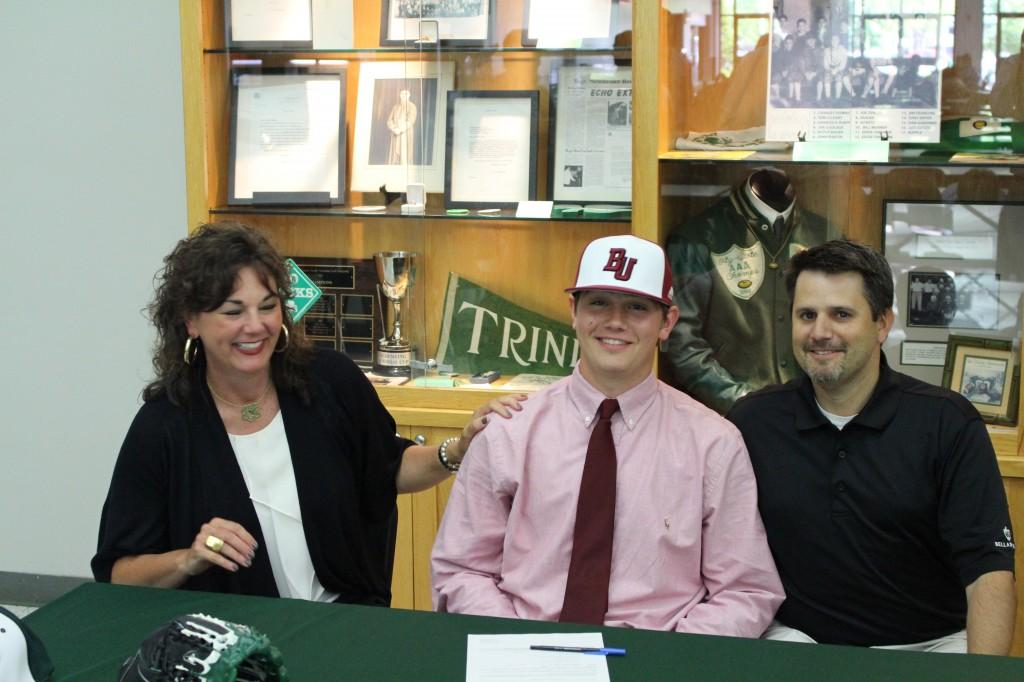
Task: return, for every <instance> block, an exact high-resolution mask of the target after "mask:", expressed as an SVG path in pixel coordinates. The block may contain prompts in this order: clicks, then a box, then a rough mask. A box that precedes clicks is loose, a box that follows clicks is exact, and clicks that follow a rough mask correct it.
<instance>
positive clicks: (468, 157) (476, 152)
mask: <svg viewBox="0 0 1024 682" xmlns="http://www.w3.org/2000/svg"><path fill="white" fill-rule="evenodd" d="M539 110H540V93H538V92H537V91H536V90H461V91H454V90H453V91H451V92H449V93H448V125H447V128H448V139H447V144H446V146H445V158H444V169H445V182H444V204H445V207H446V208H514V207H515V206H516V205H517V204H518V203H519V202H521V201H532V200H534V199H536V198H537V126H538V118H539Z"/></svg>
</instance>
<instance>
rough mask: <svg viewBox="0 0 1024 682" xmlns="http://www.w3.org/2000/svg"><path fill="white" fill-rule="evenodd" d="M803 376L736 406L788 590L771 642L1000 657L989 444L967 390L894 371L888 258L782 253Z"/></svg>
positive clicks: (996, 502) (1002, 539)
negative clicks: (888, 342)
mask: <svg viewBox="0 0 1024 682" xmlns="http://www.w3.org/2000/svg"><path fill="white" fill-rule="evenodd" d="M786 286H787V289H788V290H789V293H790V298H791V300H792V321H793V354H794V355H795V357H796V359H797V361H798V362H799V364H800V367H801V368H802V369H803V371H804V373H805V374H804V376H803V377H802V378H798V379H794V380H793V381H791V382H789V383H788V384H785V385H783V386H773V387H769V388H765V389H762V390H761V391H758V392H756V393H752V394H750V395H749V396H747V397H746V398H744V399H742V400H740V401H739V402H738V403H736V405H735V406H734V407H733V409H732V411H731V412H730V413H729V415H728V418H729V419H730V420H731V421H732V422H733V423H735V424H736V425H737V426H738V427H739V428H740V431H741V432H742V433H743V436H744V438H745V439H746V442H747V446H748V447H749V449H750V456H751V460H752V462H753V464H754V471H755V472H756V474H757V487H758V493H759V497H760V507H761V514H762V516H763V518H764V524H765V527H766V529H767V531H768V541H769V544H770V545H771V548H772V553H773V554H774V556H775V561H776V563H777V564H778V567H779V574H780V575H781V577H782V583H783V585H784V586H785V588H786V595H787V598H786V602H785V603H784V604H783V605H782V608H781V609H779V613H778V615H777V623H776V624H775V625H773V627H772V628H771V629H769V631H768V632H767V633H766V634H765V637H766V638H769V639H786V640H790V641H804V642H807V641H818V642H826V643H832V644H852V645H859V646H886V647H899V648H911V649H916V650H922V651H956V652H963V651H969V652H972V653H998V654H1006V653H1008V651H1009V647H1010V641H1011V638H1012V636H1013V622H1014V612H1015V606H1016V598H1015V594H1014V586H1013V573H1012V571H1013V553H1014V544H1013V536H1012V532H1011V530H1010V520H1009V512H1008V509H1007V505H1006V496H1005V493H1004V491H1003V486H1002V482H1001V480H1000V476H999V469H998V466H997V464H996V458H995V454H994V453H993V451H992V445H991V442H990V440H989V437H988V433H987V432H986V430H985V425H984V424H983V423H982V421H981V418H980V417H979V416H978V413H977V411H976V410H975V409H974V407H973V406H971V404H970V403H969V402H968V401H967V400H965V399H964V398H963V397H962V396H960V395H958V394H956V393H953V392H952V391H948V390H946V389H943V388H939V387H936V386H932V385H930V384H926V383H924V382H921V381H918V380H916V379H913V378H911V377H909V376H906V375H903V374H898V373H896V372H894V371H892V370H891V369H889V367H888V365H887V364H886V362H885V357H884V355H883V353H882V350H881V346H882V343H883V342H884V341H885V338H886V336H887V335H888V333H889V330H890V329H891V328H892V323H893V310H892V302H893V280H892V272H891V270H890V268H889V264H888V263H886V262H885V259H884V258H883V257H882V256H881V255H880V254H879V253H877V252H875V251H873V250H872V249H870V248H868V247H866V246H863V245H861V244H857V243H854V242H851V241H845V240H840V241H830V242H826V243H825V244H822V245H820V246H816V247H813V248H811V249H808V250H807V251H804V252H803V253H801V254H799V255H797V256H796V257H794V258H793V259H792V260H791V261H790V265H789V271H788V272H787V273H786Z"/></svg>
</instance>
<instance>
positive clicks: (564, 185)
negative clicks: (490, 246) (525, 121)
mask: <svg viewBox="0 0 1024 682" xmlns="http://www.w3.org/2000/svg"><path fill="white" fill-rule="evenodd" d="M550 92H551V105H550V107H549V108H548V110H549V117H550V122H549V124H548V131H549V132H548V147H549V148H548V159H549V163H550V168H549V169H548V197H549V198H550V199H551V200H553V201H566V202H571V203H575V204H582V203H587V202H599V203H602V204H629V203H630V202H631V200H632V190H633V162H632V159H633V72H632V70H631V69H630V67H628V66H625V67H623V66H616V65H615V64H613V63H610V62H609V63H602V64H594V65H590V66H575V65H568V66H562V67H561V68H553V69H552V70H551V90H550Z"/></svg>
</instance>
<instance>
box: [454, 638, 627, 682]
mask: <svg viewBox="0 0 1024 682" xmlns="http://www.w3.org/2000/svg"><path fill="white" fill-rule="evenodd" d="M533 644H546V645H549V646H585V647H603V646H604V638H603V637H602V636H601V633H600V632H555V633H546V634H543V635H469V636H468V638H467V642H466V682H494V681H496V680H516V681H517V682H518V681H529V680H538V681H539V680H543V681H544V682H561V681H562V680H566V681H571V682H609V677H608V662H607V661H606V660H605V657H604V656H595V655H592V654H581V653H568V652H562V651H531V650H530V646H531V645H533Z"/></svg>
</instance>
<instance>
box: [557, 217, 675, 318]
mask: <svg viewBox="0 0 1024 682" xmlns="http://www.w3.org/2000/svg"><path fill="white" fill-rule="evenodd" d="M593 289H599V290H601V291H617V292H620V293H623V294H635V295H637V296H645V297H647V298H653V299H654V300H655V301H658V302H659V303H664V304H665V305H672V270H671V269H670V268H669V265H668V259H667V258H666V257H665V252H664V251H663V250H662V249H661V247H660V246H658V245H657V244H655V243H654V242H651V241H647V240H646V239H641V238H640V237H634V236H633V235H631V234H621V235H616V236H614V237H601V238H600V239H595V240H594V241H592V242H590V243H589V244H587V248H585V249H583V254H582V255H581V256H580V265H579V269H577V271H576V284H575V285H574V286H572V287H570V288H568V289H566V291H567V292H569V293H575V292H577V291H586V290H593Z"/></svg>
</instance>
